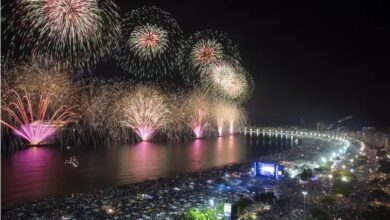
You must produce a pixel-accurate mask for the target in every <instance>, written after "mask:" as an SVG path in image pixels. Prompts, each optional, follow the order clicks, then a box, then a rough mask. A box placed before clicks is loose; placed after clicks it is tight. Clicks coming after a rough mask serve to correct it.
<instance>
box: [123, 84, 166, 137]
mask: <svg viewBox="0 0 390 220" xmlns="http://www.w3.org/2000/svg"><path fill="white" fill-rule="evenodd" d="M118 108H119V111H118V112H119V114H121V117H120V118H121V124H122V125H124V126H126V127H130V128H132V129H133V130H134V132H135V133H136V134H137V135H138V137H139V138H141V140H142V141H148V140H151V139H152V137H153V134H154V132H155V131H157V130H160V129H162V128H164V127H165V126H166V125H167V124H168V123H170V121H171V120H170V115H171V110H170V107H169V105H168V99H167V97H166V95H165V94H164V93H163V92H161V91H160V90H159V89H158V88H156V87H155V86H144V85H140V86H138V87H137V88H136V89H135V90H134V92H132V93H131V94H129V95H128V96H125V97H124V98H123V99H122V100H121V101H120V104H119V105H118Z"/></svg>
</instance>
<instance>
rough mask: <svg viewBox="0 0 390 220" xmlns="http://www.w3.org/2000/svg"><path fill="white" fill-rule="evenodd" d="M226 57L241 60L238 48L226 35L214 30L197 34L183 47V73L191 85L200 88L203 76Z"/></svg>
mask: <svg viewBox="0 0 390 220" xmlns="http://www.w3.org/2000/svg"><path fill="white" fill-rule="evenodd" d="M225 56H230V57H233V58H235V59H237V60H239V59H240V57H239V53H238V49H237V46H236V45H234V44H233V43H232V41H231V40H230V39H229V38H228V37H227V36H226V34H225V33H223V32H219V31H213V30H206V31H202V32H196V33H195V34H194V35H192V36H190V38H189V39H188V40H187V41H186V42H185V44H184V46H183V59H182V63H181V72H182V73H183V74H184V73H185V75H184V79H185V80H186V82H187V83H188V84H189V85H192V86H195V87H196V86H198V85H199V83H200V77H201V74H202V73H203V72H204V71H205V70H206V69H208V68H209V67H210V65H211V64H212V63H215V62H217V61H219V60H221V59H223V57H225Z"/></svg>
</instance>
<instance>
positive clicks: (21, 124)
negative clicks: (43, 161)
mask: <svg viewBox="0 0 390 220" xmlns="http://www.w3.org/2000/svg"><path fill="white" fill-rule="evenodd" d="M10 93H11V95H10V97H11V100H10V102H9V103H8V105H7V106H4V107H2V112H3V113H5V114H7V115H9V117H8V118H9V120H7V121H3V119H1V120H0V122H1V124H2V125H4V126H6V127H8V128H9V129H11V130H12V131H13V133H14V134H15V135H18V136H20V137H22V138H23V139H25V140H27V141H29V144H31V145H39V144H43V143H45V142H46V141H47V140H48V139H49V138H50V137H52V136H53V135H54V134H55V133H56V131H57V130H58V128H60V127H63V126H65V125H66V124H68V123H70V122H74V121H75V120H76V119H77V117H78V116H77V114H75V113H73V112H72V111H71V108H68V107H66V106H61V107H59V108H58V109H57V110H55V111H54V113H53V114H51V116H49V114H47V109H48V108H49V106H50V103H51V99H50V97H51V96H50V94H47V95H45V96H41V97H40V100H39V103H38V105H37V106H36V105H34V104H33V103H32V101H31V98H30V96H29V95H28V94H27V93H26V94H25V95H24V96H23V97H21V96H20V95H19V94H18V93H17V92H16V91H14V90H11V91H10ZM34 110H36V111H34Z"/></svg>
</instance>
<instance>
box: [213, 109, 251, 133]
mask: <svg viewBox="0 0 390 220" xmlns="http://www.w3.org/2000/svg"><path fill="white" fill-rule="evenodd" d="M213 111H214V112H213V113H214V114H213V116H214V121H215V122H216V124H217V131H218V135H219V136H223V133H224V131H225V130H226V128H227V129H228V133H229V134H234V127H239V126H240V125H243V124H245V121H246V117H245V114H244V111H243V109H242V108H241V107H239V106H238V105H235V104H231V103H227V102H216V103H215V104H214V107H213Z"/></svg>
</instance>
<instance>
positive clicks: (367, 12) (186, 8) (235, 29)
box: [116, 0, 390, 127]
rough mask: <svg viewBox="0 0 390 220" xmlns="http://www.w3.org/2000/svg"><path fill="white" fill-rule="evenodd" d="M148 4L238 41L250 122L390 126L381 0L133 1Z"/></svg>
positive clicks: (123, 4) (188, 25) (387, 29)
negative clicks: (247, 77)
mask: <svg viewBox="0 0 390 220" xmlns="http://www.w3.org/2000/svg"><path fill="white" fill-rule="evenodd" d="M116 2H117V3H118V5H119V6H120V8H121V10H122V13H125V12H127V11H128V10H131V9H135V8H137V7H140V6H143V5H155V6H158V7H160V8H161V9H163V10H166V11H168V12H170V13H171V14H172V16H173V17H174V18H176V19H177V21H178V22H179V24H180V25H181V28H182V30H183V31H184V33H185V35H186V36H189V35H190V34H192V33H194V32H195V31H201V30H206V29H215V30H221V31H224V32H226V33H227V34H228V36H229V37H230V38H231V39H232V40H233V41H234V42H235V43H238V44H239V50H240V54H241V57H242V59H243V61H244V65H245V67H246V68H247V69H248V70H249V72H250V73H251V74H252V75H253V78H254V80H255V83H256V88H255V90H254V94H253V96H252V98H251V99H250V100H249V101H248V103H246V107H247V110H248V112H249V116H250V123H252V124H258V125H273V126H275V125H299V124H300V118H303V120H304V121H305V126H315V122H317V121H319V120H322V121H325V122H327V123H331V122H333V121H335V120H338V119H341V118H343V117H345V116H347V115H352V116H353V119H352V120H351V121H349V122H348V123H347V125H350V126H354V127H361V126H364V125H371V126H377V127H389V126H390V98H389V94H390V62H389V61H390V52H389V51H390V45H389V44H390V43H389V39H390V16H389V13H388V10H386V7H385V4H384V2H385V1H383V2H382V1H364V2H363V1H362V2H359V1H356V0H350V1H349V0H342V1H340V0H338V1H305V2H303V1H270V0H267V1H265V0H264V1H262V0H257V1H227V0H225V1H217V0H209V1H203V0H197V1H184V0H181V1H177V2H168V1H162V0H158V1H136V0H117V1H116Z"/></svg>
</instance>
